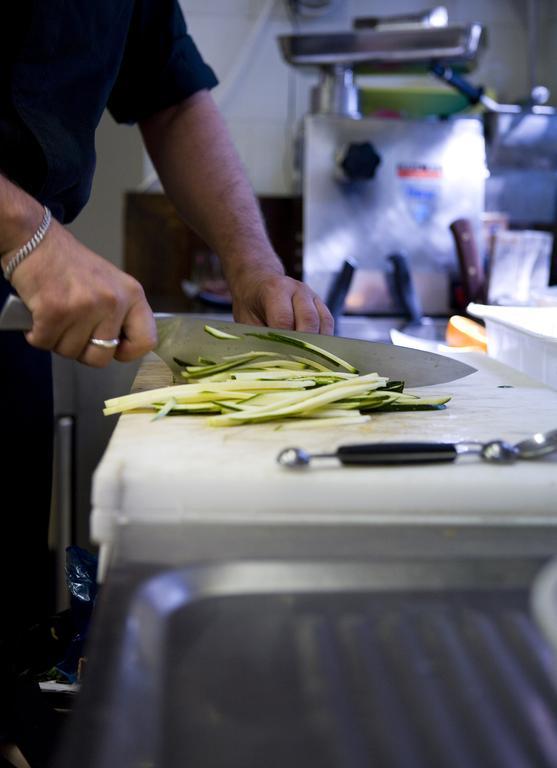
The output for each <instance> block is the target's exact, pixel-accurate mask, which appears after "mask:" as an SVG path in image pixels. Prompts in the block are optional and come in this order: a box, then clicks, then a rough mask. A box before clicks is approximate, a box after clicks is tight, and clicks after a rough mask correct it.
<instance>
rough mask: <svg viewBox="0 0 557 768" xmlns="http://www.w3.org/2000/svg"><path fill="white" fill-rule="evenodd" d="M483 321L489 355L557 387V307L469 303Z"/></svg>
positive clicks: (548, 384) (471, 312) (473, 312)
mask: <svg viewBox="0 0 557 768" xmlns="http://www.w3.org/2000/svg"><path fill="white" fill-rule="evenodd" d="M468 312H469V313H470V314H471V315H473V316H474V317H479V318H481V319H482V320H484V321H485V325H486V330H487V351H488V354H489V355H490V356H491V357H494V358H495V359H496V360H500V361H501V362H502V363H505V364H506V365H510V366H512V367H513V368H517V369H518V370H519V371H522V372H523V373H526V374H528V376H531V377H532V378H534V379H537V380H538V381H541V382H543V383H544V384H546V385H547V386H549V387H553V388H554V389H557V307H498V306H491V305H484V304H469V305H468Z"/></svg>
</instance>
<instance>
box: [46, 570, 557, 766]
mask: <svg viewBox="0 0 557 768" xmlns="http://www.w3.org/2000/svg"><path fill="white" fill-rule="evenodd" d="M537 567H538V566H537V564H533V563H532V561H526V560H523V561H522V560H517V559H510V558H506V559H503V560H501V561H499V562H497V561H489V560H478V561H477V562H474V561H473V560H470V559H468V560H458V559H455V560H413V561H405V562H403V561H396V560H389V561H383V562H381V561H376V562H359V563H349V562H342V561H341V562H339V561H329V562H316V563H303V562H289V563H288V562H282V563H279V562H276V563H272V562H266V563H265V562H244V563H239V562H236V563H230V564H220V565H218V564H217V565H201V566H191V567H187V568H180V569H172V570H162V571H161V570H157V569H154V568H153V566H146V565H139V564H136V565H133V566H128V567H127V568H126V569H123V570H121V571H118V570H116V571H113V572H112V574H111V579H110V580H109V582H108V584H107V586H106V587H105V588H104V589H105V592H104V594H103V595H102V600H101V605H100V606H99V614H98V616H97V624H96V628H95V634H94V637H93V639H92V643H91V648H90V653H89V655H90V659H91V661H90V667H89V671H88V673H87V678H86V680H85V684H84V687H83V691H82V693H81V694H80V701H79V702H78V706H77V712H76V713H75V716H74V720H73V722H72V724H71V725H72V727H71V728H70V730H69V733H68V736H67V739H66V743H65V747H64V750H63V754H62V755H61V756H60V760H59V761H57V762H56V766H57V768H70V766H71V768H74V766H76V765H79V766H80V767H81V768H108V767H109V766H110V768H112V767H113V766H118V768H128V767H129V768H132V766H133V767H134V768H137V767H138V766H157V768H175V767H176V768H177V767H178V766H180V768H183V766H187V768H201V767H202V768H221V767H222V768H225V767H226V768H256V767H257V768H261V766H266V768H267V767H269V768H274V767H275V766H276V768H279V767H280V768H284V766H288V767H289V768H302V767H303V768H309V767H310V766H311V767H313V766H316V767H317V766H318V767H319V768H333V767H334V768H337V767H338V768H352V767H353V768H360V767H361V768H364V766H365V767H366V768H367V767H368V766H370V765H373V766H374V768H395V767H396V768H437V767H438V768H447V766H451V768H483V767H484V766H485V767H486V768H487V767H488V766H503V765H504V766H505V768H512V767H513V766H536V768H541V767H542V766H557V667H556V666H555V658H554V657H553V656H552V655H551V653H550V652H549V650H548V648H547V646H546V645H545V643H544V640H543V639H542V637H541V636H540V634H539V633H538V632H537V630H536V628H535V626H534V625H533V624H532V622H531V620H530V617H529V614H528V589H527V588H526V586H525V585H527V584H528V583H529V582H530V580H531V578H532V577H533V574H534V572H535V571H536V568H537Z"/></svg>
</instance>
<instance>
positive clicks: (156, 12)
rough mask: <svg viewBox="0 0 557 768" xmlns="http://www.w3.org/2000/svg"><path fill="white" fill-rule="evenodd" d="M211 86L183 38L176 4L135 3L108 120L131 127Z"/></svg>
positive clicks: (173, 0)
mask: <svg viewBox="0 0 557 768" xmlns="http://www.w3.org/2000/svg"><path fill="white" fill-rule="evenodd" d="M217 83H218V80H217V78H216V77H215V74H214V72H213V70H212V69H211V68H210V67H209V66H208V65H207V64H206V63H205V62H204V60H203V58H202V56H201V54H200V53H199V50H198V49H197V46H196V45H195V43H194V41H193V39H192V38H191V36H190V35H189V34H188V30H187V27H186V22H185V20H184V17H183V15H182V11H181V9H180V7H179V5H178V0H136V2H135V5H134V11H133V15H132V19H131V23H130V28H129V32H128V38H127V42H126V47H125V50H124V55H123V58H122V63H121V66H120V70H119V73H118V76H117V79H116V82H115V84H114V87H113V88H112V92H111V94H110V97H109V100H108V109H109V111H110V112H111V114H112V116H113V117H114V119H115V120H116V121H117V122H119V123H130V124H131V123H136V122H138V121H139V120H142V119H144V118H146V117H149V116H150V115H153V114H155V113H156V112H159V111H160V110H162V109H165V108H167V107H171V106H173V105H174V104H178V103H179V102H180V101H183V100H184V99H187V98H188V97H189V96H191V95H192V94H194V93H196V92H197V91H201V90H204V89H209V88H213V87H214V86H215V85H217Z"/></svg>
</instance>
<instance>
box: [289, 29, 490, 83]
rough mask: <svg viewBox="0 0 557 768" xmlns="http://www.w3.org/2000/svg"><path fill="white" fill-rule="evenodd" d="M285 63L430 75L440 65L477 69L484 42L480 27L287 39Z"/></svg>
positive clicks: (313, 35)
mask: <svg viewBox="0 0 557 768" xmlns="http://www.w3.org/2000/svg"><path fill="white" fill-rule="evenodd" d="M278 40H279V45H280V48H281V51H282V55H283V57H284V59H285V60H286V61H287V62H288V63H289V64H292V65H294V66H313V67H315V66H334V65H345V66H349V67H351V68H354V69H355V70H356V71H358V72H360V71H361V72H371V71H374V72H383V71H384V72H387V73H388V72H399V71H400V70H404V71H406V70H408V69H410V71H413V72H416V71H423V72H428V71H429V68H430V66H431V64H432V63H433V62H435V61H437V62H442V63H443V64H445V65H446V66H454V67H458V68H459V69H460V70H461V71H469V70H470V69H472V68H473V65H474V64H475V61H476V58H477V56H478V54H479V52H480V49H481V47H482V45H483V42H484V32H483V29H482V27H481V26H480V25H479V24H470V25H468V26H450V27H439V28H435V27H432V28H429V29H398V30H383V31H374V30H365V31H354V32H340V33H321V34H312V35H304V34H299V35H281V36H279V38H278Z"/></svg>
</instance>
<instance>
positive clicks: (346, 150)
mask: <svg viewBox="0 0 557 768" xmlns="http://www.w3.org/2000/svg"><path fill="white" fill-rule="evenodd" d="M337 163H338V168H339V170H340V172H341V174H342V176H343V177H344V178H345V179H347V180H349V181H370V180H371V179H373V177H374V176H375V172H376V171H377V168H378V167H379V164H380V163H381V157H380V155H378V154H377V152H376V151H375V147H374V146H373V144H372V143H371V142H370V141H362V142H361V143H360V144H356V143H353V144H348V145H347V146H346V147H343V148H342V149H341V151H340V152H339V155H338V160H337Z"/></svg>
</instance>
